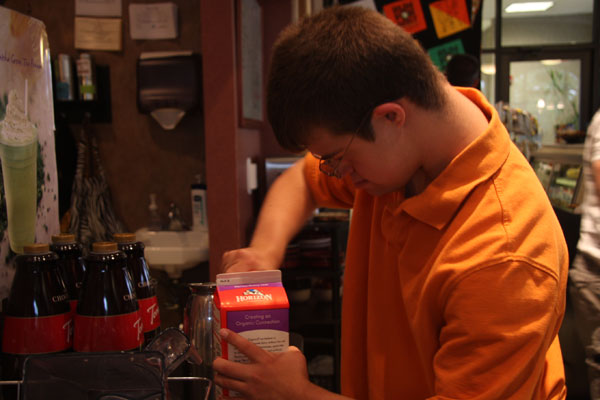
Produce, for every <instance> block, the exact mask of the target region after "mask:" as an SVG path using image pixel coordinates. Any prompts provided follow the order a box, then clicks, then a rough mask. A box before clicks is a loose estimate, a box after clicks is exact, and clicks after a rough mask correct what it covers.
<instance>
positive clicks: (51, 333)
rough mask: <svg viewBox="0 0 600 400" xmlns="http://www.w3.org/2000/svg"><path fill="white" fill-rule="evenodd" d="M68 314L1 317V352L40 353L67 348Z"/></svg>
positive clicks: (69, 327)
mask: <svg viewBox="0 0 600 400" xmlns="http://www.w3.org/2000/svg"><path fill="white" fill-rule="evenodd" d="M71 317H72V315H71V313H64V314H58V315H49V316H45V317H36V318H32V317H27V318H22V317H12V316H8V315H7V316H5V317H4V336H3V337H2V351H3V352H5V353H10V354H43V353H55V352H59V351H64V350H67V349H68V348H70V347H71V333H72V327H73V320H72V319H71Z"/></svg>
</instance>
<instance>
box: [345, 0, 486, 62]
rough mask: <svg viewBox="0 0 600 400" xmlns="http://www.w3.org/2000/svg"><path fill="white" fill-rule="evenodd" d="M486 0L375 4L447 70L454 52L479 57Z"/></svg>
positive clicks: (414, 0) (379, 1) (409, 0)
mask: <svg viewBox="0 0 600 400" xmlns="http://www.w3.org/2000/svg"><path fill="white" fill-rule="evenodd" d="M482 1H483V0H374V4H375V6H376V9H377V10H378V11H379V12H381V13H383V14H384V15H385V16H386V17H388V18H389V19H391V20H392V21H394V22H395V23H396V24H398V25H400V26H402V27H403V28H404V29H405V30H406V31H408V32H409V33H411V34H412V35H413V37H414V38H415V39H417V40H418V41H419V42H420V43H421V45H422V46H423V47H424V48H425V49H426V50H427V52H428V53H429V56H430V57H431V59H432V61H433V63H434V64H435V65H436V66H437V67H438V68H439V69H440V70H441V71H444V70H445V69H446V64H447V60H448V56H449V55H451V54H457V53H468V54H471V55H472V56H474V57H476V58H477V59H479V55H480V53H481V6H482V4H481V3H482ZM353 2H354V1H349V0H348V1H342V2H341V3H342V4H350V3H353Z"/></svg>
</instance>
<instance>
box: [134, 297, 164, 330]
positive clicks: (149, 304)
mask: <svg viewBox="0 0 600 400" xmlns="http://www.w3.org/2000/svg"><path fill="white" fill-rule="evenodd" d="M138 305H139V306H140V314H141V315H142V322H143V323H144V332H151V331H153V330H155V329H156V328H158V327H159V326H160V313H159V312H158V301H157V300H156V296H152V297H147V298H145V299H138Z"/></svg>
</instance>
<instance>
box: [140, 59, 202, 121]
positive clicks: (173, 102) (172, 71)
mask: <svg viewBox="0 0 600 400" xmlns="http://www.w3.org/2000/svg"><path fill="white" fill-rule="evenodd" d="M200 70H201V64H200V56H199V55H197V54H194V53H193V52H192V51H177V52H149V53H142V54H141V55H140V57H139V59H138V63H137V93H138V95H137V104H138V110H139V111H140V112H142V113H145V114H150V115H152V117H153V118H154V119H155V120H156V121H157V122H158V123H159V124H160V126H162V127H163V128H164V129H167V130H171V129H174V128H175V126H177V124H178V123H179V121H180V120H181V118H183V116H184V115H185V113H186V112H188V111H190V110H192V109H193V108H195V107H196V106H197V105H198V103H200V101H201V87H202V86H201V77H202V74H201V73H200Z"/></svg>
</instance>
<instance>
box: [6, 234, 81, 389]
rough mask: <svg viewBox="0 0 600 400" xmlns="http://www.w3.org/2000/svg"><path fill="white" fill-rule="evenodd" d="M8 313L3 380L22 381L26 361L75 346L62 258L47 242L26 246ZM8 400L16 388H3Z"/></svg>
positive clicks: (18, 267)
mask: <svg viewBox="0 0 600 400" xmlns="http://www.w3.org/2000/svg"><path fill="white" fill-rule="evenodd" d="M23 251H24V254H22V255H18V256H17V257H16V259H15V263H16V272H15V276H14V279H13V282H12V284H11V288H10V293H9V296H8V300H7V302H6V308H5V310H4V330H3V335H2V353H3V354H2V357H1V358H2V380H20V379H21V374H22V370H23V363H24V362H25V358H27V356H29V355H31V354H47V353H59V352H64V351H66V350H68V349H69V348H70V347H71V338H72V335H71V333H72V314H71V311H70V306H69V295H68V293H67V290H66V288H65V284H64V282H63V281H62V278H61V276H60V273H59V272H58V266H57V261H58V256H57V255H56V254H55V253H53V252H51V251H50V247H49V245H48V244H47V243H44V244H41V243H40V244H31V245H26V246H24V247H23ZM3 393H4V395H5V398H7V399H9V398H15V397H16V386H5V387H3Z"/></svg>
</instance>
